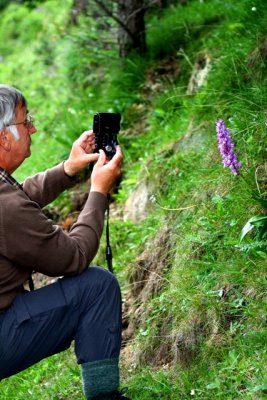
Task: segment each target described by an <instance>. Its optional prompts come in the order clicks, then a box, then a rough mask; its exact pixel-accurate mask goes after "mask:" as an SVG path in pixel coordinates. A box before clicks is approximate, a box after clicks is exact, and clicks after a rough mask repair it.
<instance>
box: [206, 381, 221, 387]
mask: <svg viewBox="0 0 267 400" xmlns="http://www.w3.org/2000/svg"><path fill="white" fill-rule="evenodd" d="M219 387H220V381H219V379H216V380H215V381H214V382H211V383H209V384H208V385H207V386H206V389H208V390H212V389H218V388H219Z"/></svg>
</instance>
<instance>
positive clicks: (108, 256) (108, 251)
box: [106, 193, 113, 273]
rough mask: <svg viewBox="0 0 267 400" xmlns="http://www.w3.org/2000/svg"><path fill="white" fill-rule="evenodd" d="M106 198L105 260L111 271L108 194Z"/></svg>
mask: <svg viewBox="0 0 267 400" xmlns="http://www.w3.org/2000/svg"><path fill="white" fill-rule="evenodd" d="M107 198H108V207H107V224H106V260H107V264H108V269H109V271H110V272H112V273H113V266H112V250H111V246H110V241H109V204H110V194H109V193H108V195H107Z"/></svg>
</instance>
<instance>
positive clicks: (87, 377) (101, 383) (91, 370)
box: [81, 358, 120, 400]
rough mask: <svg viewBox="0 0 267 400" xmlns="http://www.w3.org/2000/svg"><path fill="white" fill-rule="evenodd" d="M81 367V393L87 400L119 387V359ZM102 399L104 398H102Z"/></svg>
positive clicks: (86, 364) (89, 363) (95, 362)
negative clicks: (82, 392)
mask: <svg viewBox="0 0 267 400" xmlns="http://www.w3.org/2000/svg"><path fill="white" fill-rule="evenodd" d="M81 367H82V380H83V391H84V394H85V397H86V399H87V400H93V398H94V397H97V396H100V395H105V394H108V393H111V392H113V391H114V390H116V389H118V387H119V383H120V382H119V381H120V378H119V359H118V358H110V359H106V360H98V361H92V362H88V363H84V364H82V365H81ZM103 398H104V396H103Z"/></svg>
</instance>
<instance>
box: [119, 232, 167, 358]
mask: <svg viewBox="0 0 267 400" xmlns="http://www.w3.org/2000/svg"><path fill="white" fill-rule="evenodd" d="M171 242H172V231H171V230H170V229H169V228H167V227H164V228H162V229H161V230H160V231H159V232H158V234H157V235H156V237H155V239H154V241H153V242H150V243H149V244H148V246H147V248H146V249H145V250H144V251H143V253H142V254H141V255H140V256H139V258H138V259H137V260H136V262H135V263H134V264H133V265H132V267H131V268H130V270H131V275H130V277H129V282H130V291H129V292H128V293H127V296H126V299H125V303H124V305H123V328H124V330H123V343H124V346H127V344H128V343H130V344H131V341H132V339H133V338H134V334H135V331H136V328H137V327H140V326H144V325H145V324H146V320H147V318H148V316H149V314H150V311H151V310H149V308H148V306H147V300H149V299H150V298H152V297H153V295H155V294H157V293H159V292H160V291H161V289H162V287H163V285H164V284H166V282H167V279H166V278H164V273H165V272H166V271H167V270H168V269H169V267H170V263H171V248H172V246H171ZM159 354H166V352H165V350H164V349H163V348H162V350H160V351H158V352H157V357H158V358H159V360H158V362H160V359H161V356H159ZM140 356H141V355H140ZM136 357H137V358H139V356H138V355H137V354H136V353H135V358H136Z"/></svg>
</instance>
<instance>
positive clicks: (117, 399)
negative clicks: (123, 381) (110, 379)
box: [111, 387, 131, 400]
mask: <svg viewBox="0 0 267 400" xmlns="http://www.w3.org/2000/svg"><path fill="white" fill-rule="evenodd" d="M127 390H128V388H127V387H125V388H123V389H122V390H121V391H120V392H118V390H116V391H115V392H113V393H112V397H111V399H112V400H131V399H130V398H129V397H125V396H123V395H124V393H126V392H127Z"/></svg>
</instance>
